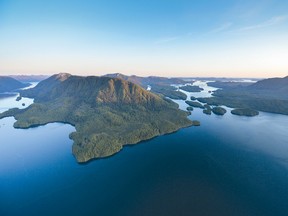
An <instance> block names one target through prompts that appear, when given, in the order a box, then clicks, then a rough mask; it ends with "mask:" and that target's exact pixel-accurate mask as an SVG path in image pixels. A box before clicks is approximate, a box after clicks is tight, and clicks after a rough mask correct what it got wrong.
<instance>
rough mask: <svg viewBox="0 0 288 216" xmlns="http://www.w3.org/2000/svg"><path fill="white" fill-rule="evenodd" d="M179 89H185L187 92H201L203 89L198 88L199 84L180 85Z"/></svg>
mask: <svg viewBox="0 0 288 216" xmlns="http://www.w3.org/2000/svg"><path fill="white" fill-rule="evenodd" d="M180 89H182V90H184V91H187V92H201V91H203V90H204V89H203V88H200V87H199V86H192V85H185V86H181V87H180Z"/></svg>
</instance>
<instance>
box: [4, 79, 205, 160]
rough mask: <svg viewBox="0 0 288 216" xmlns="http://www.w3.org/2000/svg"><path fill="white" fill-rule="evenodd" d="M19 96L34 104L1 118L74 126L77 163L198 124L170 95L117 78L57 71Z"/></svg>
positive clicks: (28, 123) (23, 123)
mask: <svg viewBox="0 0 288 216" xmlns="http://www.w3.org/2000/svg"><path fill="white" fill-rule="evenodd" d="M20 96H21V97H29V98H34V104H32V105H30V106H29V107H28V108H25V109H17V108H14V109H10V110H8V111H6V112H4V113H2V114H0V118H3V117H7V116H14V117H15V119H16V122H15V123H14V127H15V128H30V127H36V126H39V125H45V124H47V123H52V122H64V123H68V124H71V125H73V126H75V129H76V131H75V132H73V133H71V134H70V138H71V139H72V140H73V141H74V143H73V147H72V149H73V154H74V155H75V157H76V159H77V161H78V162H80V163H81V162H87V161H89V160H91V159H94V158H102V157H107V156H110V155H113V154H115V153H116V152H119V151H120V150H121V149H122V147H123V145H127V144H135V143H138V142H140V141H142V140H147V139H150V138H153V137H155V136H158V135H162V134H166V133H171V132H174V131H177V130H178V129H180V128H183V127H187V126H191V125H199V124H200V123H199V122H192V121H190V120H189V119H188V118H187V115H188V112H185V111H181V110H179V109H178V105H177V104H175V103H174V102H172V101H171V100H168V99H165V98H164V97H161V96H160V95H156V94H154V93H152V92H149V91H147V90H145V89H144V88H142V87H140V86H139V85H136V84H134V83H131V82H128V81H126V80H123V79H118V78H111V77H95V76H89V77H80V76H72V75H70V74H57V75H53V76H52V77H50V78H48V79H46V80H44V81H42V82H40V83H39V84H38V85H37V86H36V87H35V88H33V89H28V90H24V91H21V93H20ZM194 123H195V124H194Z"/></svg>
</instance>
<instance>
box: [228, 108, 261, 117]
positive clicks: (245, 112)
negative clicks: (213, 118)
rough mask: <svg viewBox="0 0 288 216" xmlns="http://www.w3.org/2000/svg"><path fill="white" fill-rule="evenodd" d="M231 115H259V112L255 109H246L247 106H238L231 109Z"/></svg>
mask: <svg viewBox="0 0 288 216" xmlns="http://www.w3.org/2000/svg"><path fill="white" fill-rule="evenodd" d="M231 113H232V114H233V115H238V116H247V117H253V116H257V115H259V112H258V111H257V110H253V109H248V108H238V109H234V110H232V111H231Z"/></svg>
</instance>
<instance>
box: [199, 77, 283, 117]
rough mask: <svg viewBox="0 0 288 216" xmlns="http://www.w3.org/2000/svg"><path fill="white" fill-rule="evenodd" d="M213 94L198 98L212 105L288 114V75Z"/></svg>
mask: <svg viewBox="0 0 288 216" xmlns="http://www.w3.org/2000/svg"><path fill="white" fill-rule="evenodd" d="M213 95H214V96H215V97H213V98H199V99H198V100H200V101H201V102H204V103H209V104H211V105H212V104H214V105H226V106H229V107H233V108H248V109H255V110H258V111H264V112H272V113H279V114H285V115H288V77H284V78H270V79H264V80H260V81H258V82H256V83H254V84H252V85H248V86H234V87H230V88H223V89H222V90H217V91H216V92H215V93H214V94H213Z"/></svg>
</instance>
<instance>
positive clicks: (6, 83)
mask: <svg viewBox="0 0 288 216" xmlns="http://www.w3.org/2000/svg"><path fill="white" fill-rule="evenodd" d="M29 85H30V84H27V83H22V82H19V81H18V80H16V79H13V78H11V77H8V76H0V93H3V92H10V91H13V90H16V89H20V88H25V87H27V86H29Z"/></svg>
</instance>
